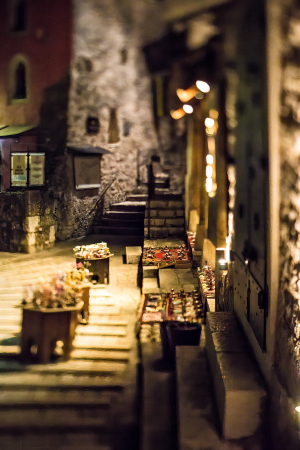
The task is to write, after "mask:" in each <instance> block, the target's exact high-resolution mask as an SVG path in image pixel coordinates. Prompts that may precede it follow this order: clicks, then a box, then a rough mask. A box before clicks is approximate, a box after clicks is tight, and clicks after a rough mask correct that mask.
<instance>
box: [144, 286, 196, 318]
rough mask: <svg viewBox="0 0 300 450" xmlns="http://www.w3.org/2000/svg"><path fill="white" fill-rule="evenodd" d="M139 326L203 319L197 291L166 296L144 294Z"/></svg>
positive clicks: (172, 292) (172, 291) (172, 293)
mask: <svg viewBox="0 0 300 450" xmlns="http://www.w3.org/2000/svg"><path fill="white" fill-rule="evenodd" d="M139 315H140V324H142V323H155V322H162V321H165V320H166V321H179V322H199V321H201V319H202V318H203V317H204V308H203V304H202V299H201V295H200V294H199V293H198V291H196V290H195V291H193V292H184V291H183V290H181V291H180V292H178V293H175V292H174V290H173V289H172V290H171V293H168V294H152V295H151V294H146V295H145V297H144V303H143V307H142V309H141V311H140V314H139Z"/></svg>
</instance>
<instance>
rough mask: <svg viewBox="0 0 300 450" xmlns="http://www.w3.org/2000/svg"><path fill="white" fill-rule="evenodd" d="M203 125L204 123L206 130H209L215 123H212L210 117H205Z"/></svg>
mask: <svg viewBox="0 0 300 450" xmlns="http://www.w3.org/2000/svg"><path fill="white" fill-rule="evenodd" d="M204 123H205V126H206V127H207V128H211V127H213V126H214V124H215V121H214V119H212V118H211V117H207V118H206V119H205V121H204Z"/></svg>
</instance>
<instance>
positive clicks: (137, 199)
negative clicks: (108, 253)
mask: <svg viewBox="0 0 300 450" xmlns="http://www.w3.org/2000/svg"><path fill="white" fill-rule="evenodd" d="M146 198H147V197H146V196H145V195H136V196H134V195H132V196H130V197H128V198H127V199H126V201H125V202H121V203H114V204H112V205H110V209H109V211H107V212H105V214H104V216H103V217H102V218H101V219H100V221H99V223H98V224H97V225H96V226H95V227H94V233H95V234H100V235H107V236H143V235H144V216H145V206H146Z"/></svg>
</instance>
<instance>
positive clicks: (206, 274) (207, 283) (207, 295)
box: [198, 261, 215, 300]
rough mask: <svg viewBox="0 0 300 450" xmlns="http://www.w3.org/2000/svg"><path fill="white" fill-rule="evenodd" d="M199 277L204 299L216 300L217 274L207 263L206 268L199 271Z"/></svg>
mask: <svg viewBox="0 0 300 450" xmlns="http://www.w3.org/2000/svg"><path fill="white" fill-rule="evenodd" d="M198 275H199V280H200V289H201V291H202V295H203V298H204V299H206V300H208V299H210V300H213V299H215V274H214V272H213V271H212V269H211V266H210V264H208V263H207V261H205V264H204V267H203V268H202V269H201V268H199V269H198Z"/></svg>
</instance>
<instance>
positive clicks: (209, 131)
mask: <svg viewBox="0 0 300 450" xmlns="http://www.w3.org/2000/svg"><path fill="white" fill-rule="evenodd" d="M205 132H206V134H207V136H213V135H214V134H215V127H206V129H205Z"/></svg>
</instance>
